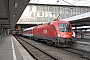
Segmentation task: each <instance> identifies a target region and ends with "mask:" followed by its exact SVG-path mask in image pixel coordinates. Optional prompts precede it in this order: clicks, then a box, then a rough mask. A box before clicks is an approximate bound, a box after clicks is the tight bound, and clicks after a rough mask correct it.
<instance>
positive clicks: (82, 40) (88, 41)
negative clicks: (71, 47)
mask: <svg viewBox="0 0 90 60" xmlns="http://www.w3.org/2000/svg"><path fill="white" fill-rule="evenodd" d="M73 39H74V40H76V43H80V44H85V45H90V39H89V38H73Z"/></svg>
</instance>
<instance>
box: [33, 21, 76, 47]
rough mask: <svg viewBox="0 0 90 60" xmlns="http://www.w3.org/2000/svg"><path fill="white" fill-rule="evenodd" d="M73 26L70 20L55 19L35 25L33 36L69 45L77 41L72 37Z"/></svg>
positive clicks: (57, 44) (37, 38)
mask: <svg viewBox="0 0 90 60" xmlns="http://www.w3.org/2000/svg"><path fill="white" fill-rule="evenodd" d="M72 34H73V33H72V26H71V24H70V23H69V22H67V21H63V20H55V21H53V22H50V23H46V24H42V25H38V26H35V27H34V29H33V38H34V39H35V40H41V41H44V42H47V44H54V45H56V46H65V47H67V46H69V45H70V44H72V43H75V40H73V39H72Z"/></svg>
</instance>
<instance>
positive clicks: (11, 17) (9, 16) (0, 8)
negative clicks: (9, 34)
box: [0, 0, 29, 28]
mask: <svg viewBox="0 0 90 60" xmlns="http://www.w3.org/2000/svg"><path fill="white" fill-rule="evenodd" d="M28 3H29V0H0V25H2V28H14V26H15V25H16V23H17V21H18V19H19V17H20V16H21V14H22V12H23V11H24V9H25V7H26V5H27V4H28ZM0 28H1V26H0Z"/></svg>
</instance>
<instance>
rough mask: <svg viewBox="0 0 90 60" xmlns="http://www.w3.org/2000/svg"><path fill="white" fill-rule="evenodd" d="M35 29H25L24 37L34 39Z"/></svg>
mask: <svg viewBox="0 0 90 60" xmlns="http://www.w3.org/2000/svg"><path fill="white" fill-rule="evenodd" d="M33 28H34V27H30V28H27V29H24V30H23V34H22V35H23V36H27V37H32V36H33Z"/></svg>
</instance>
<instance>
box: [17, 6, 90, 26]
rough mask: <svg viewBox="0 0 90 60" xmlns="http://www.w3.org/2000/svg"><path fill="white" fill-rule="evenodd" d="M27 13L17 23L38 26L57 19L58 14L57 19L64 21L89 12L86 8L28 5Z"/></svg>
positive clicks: (89, 8) (88, 8)
mask: <svg viewBox="0 0 90 60" xmlns="http://www.w3.org/2000/svg"><path fill="white" fill-rule="evenodd" d="M27 7H28V8H29V10H28V13H27V14H26V15H25V14H24V13H23V14H22V16H21V17H20V19H19V21H18V23H19V22H24V23H25V22H31V23H36V22H37V23H38V22H39V24H40V22H41V23H43V22H51V21H53V20H54V19H56V18H57V16H58V15H59V14H60V18H59V19H65V18H69V17H73V16H76V15H80V14H83V13H87V12H90V7H88V6H68V5H50V4H29V5H28V6H27Z"/></svg>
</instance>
